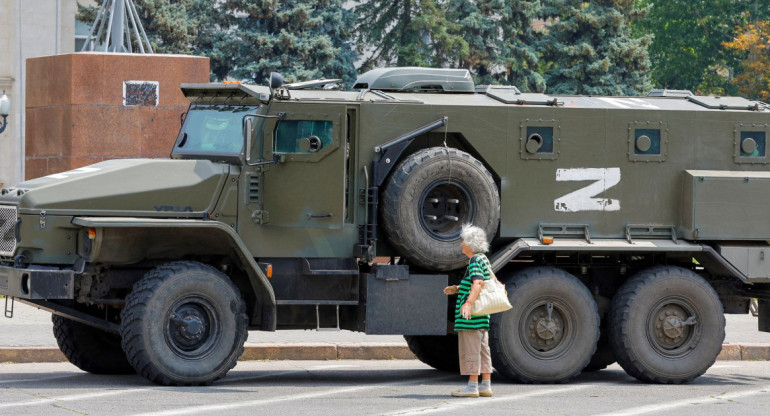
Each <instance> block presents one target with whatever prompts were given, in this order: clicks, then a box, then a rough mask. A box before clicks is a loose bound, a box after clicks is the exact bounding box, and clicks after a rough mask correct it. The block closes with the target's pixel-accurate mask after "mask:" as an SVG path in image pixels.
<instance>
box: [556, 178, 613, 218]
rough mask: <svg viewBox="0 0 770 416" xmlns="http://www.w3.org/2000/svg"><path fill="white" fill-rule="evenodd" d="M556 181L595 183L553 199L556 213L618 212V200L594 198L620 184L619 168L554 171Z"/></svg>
mask: <svg viewBox="0 0 770 416" xmlns="http://www.w3.org/2000/svg"><path fill="white" fill-rule="evenodd" d="M556 180H557V181H559V182H564V181H595V182H594V183H592V184H590V185H588V186H586V187H585V188H581V189H578V190H577V191H575V192H570V193H568V194H567V195H564V196H563V197H561V198H557V199H555V200H554V201H553V203H554V208H555V209H556V211H560V212H579V211H620V200H618V199H606V198H594V197H595V196H596V195H599V194H600V193H602V192H604V191H606V190H608V189H610V188H612V187H613V186H615V185H617V184H618V183H620V168H576V169H556Z"/></svg>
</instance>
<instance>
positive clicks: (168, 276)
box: [120, 261, 247, 385]
mask: <svg viewBox="0 0 770 416" xmlns="http://www.w3.org/2000/svg"><path fill="white" fill-rule="evenodd" d="M121 320H122V323H121V327H120V332H121V336H122V339H123V349H124V350H125V351H126V354H127V356H128V359H129V361H130V362H131V364H132V365H133V366H134V368H136V370H137V372H138V373H139V374H140V375H141V376H143V377H145V378H147V379H148V380H150V381H153V382H155V383H158V384H163V385H201V384H210V383H211V382H213V381H214V380H217V379H219V378H222V377H224V375H225V374H226V373H227V372H228V371H229V370H230V369H231V368H233V367H235V364H236V360H237V359H238V357H239V356H240V355H241V354H242V353H243V343H244V342H245V341H246V336H247V317H246V307H245V304H244V302H243V299H242V298H241V295H240V292H239V291H238V289H237V288H236V287H235V285H233V283H232V282H231V281H230V279H228V277H227V276H225V275H224V274H222V273H220V272H219V271H217V270H216V269H214V268H213V267H210V266H207V265H204V264H201V263H194V262H182V261H180V262H174V263H169V264H166V265H163V266H160V267H158V268H156V269H154V270H152V271H151V272H149V273H147V275H145V277H144V278H143V279H142V280H140V281H139V282H137V283H136V284H135V285H134V288H133V290H132V292H131V294H129V296H128V297H127V298H126V307H125V308H124V309H123V312H122V313H121Z"/></svg>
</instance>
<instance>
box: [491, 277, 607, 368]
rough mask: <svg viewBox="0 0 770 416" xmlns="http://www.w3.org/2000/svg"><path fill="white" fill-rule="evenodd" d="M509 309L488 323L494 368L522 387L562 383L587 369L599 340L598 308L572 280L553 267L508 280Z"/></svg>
mask: <svg viewBox="0 0 770 416" xmlns="http://www.w3.org/2000/svg"><path fill="white" fill-rule="evenodd" d="M506 287H507V290H508V298H509V299H510V301H511V305H513V308H511V309H509V310H508V311H506V312H503V313H498V314H494V315H492V317H491V320H490V331H489V334H490V338H489V346H490V349H491V350H492V364H493V365H494V367H495V369H496V370H497V371H499V372H500V373H501V374H503V375H505V376H506V377H508V378H511V379H514V380H517V381H520V382H524V383H560V382H564V381H566V380H568V379H570V378H572V377H574V376H576V375H578V374H580V371H581V370H582V369H583V368H584V367H585V366H586V365H587V364H588V362H589V361H590V359H591V356H592V355H593V354H594V351H595V350H596V343H597V341H598V340H599V313H598V311H597V306H596V302H595V301H594V298H593V297H592V296H591V293H590V292H589V291H588V288H586V287H585V285H583V283H581V282H580V280H578V279H577V278H576V277H575V276H573V275H571V274H569V273H567V272H565V271H563V270H560V269H556V268H552V267H533V268H530V269H525V270H522V271H520V272H518V273H517V274H515V275H514V276H512V277H511V278H510V279H506Z"/></svg>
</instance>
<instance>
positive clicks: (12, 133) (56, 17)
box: [0, 0, 77, 187]
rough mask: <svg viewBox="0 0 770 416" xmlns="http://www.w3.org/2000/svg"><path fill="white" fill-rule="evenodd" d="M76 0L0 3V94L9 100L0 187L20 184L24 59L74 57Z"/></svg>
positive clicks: (1, 138)
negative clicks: (49, 56) (9, 110)
mask: <svg viewBox="0 0 770 416" xmlns="http://www.w3.org/2000/svg"><path fill="white" fill-rule="evenodd" d="M76 12H77V2H76V0H0V93H2V91H3V90H5V93H6V95H7V96H8V98H9V99H10V100H11V114H10V115H9V116H8V127H7V128H6V129H5V131H4V132H3V133H0V187H7V186H12V185H14V184H16V183H19V182H21V181H23V180H24V169H25V166H24V155H25V128H24V127H25V123H26V120H25V111H24V109H25V106H26V103H25V91H26V88H34V85H29V86H28V85H27V84H26V79H25V74H26V60H27V59H28V58H34V57H40V56H48V55H59V54H64V53H72V52H75V13H76Z"/></svg>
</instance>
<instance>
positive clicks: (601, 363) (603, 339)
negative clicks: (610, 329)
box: [583, 321, 615, 371]
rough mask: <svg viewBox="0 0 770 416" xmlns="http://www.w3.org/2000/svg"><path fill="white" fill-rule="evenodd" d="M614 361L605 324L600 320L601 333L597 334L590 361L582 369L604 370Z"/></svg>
mask: <svg viewBox="0 0 770 416" xmlns="http://www.w3.org/2000/svg"><path fill="white" fill-rule="evenodd" d="M614 362H615V353H613V352H612V346H611V345H610V339H609V336H608V334H607V325H606V323H605V321H602V333H601V335H600V336H599V341H598V342H597V343H596V352H594V355H593V356H592V357H591V361H589V362H588V365H587V366H586V368H584V369H583V371H599V370H604V369H605V368H607V366H609V365H610V364H612V363H614Z"/></svg>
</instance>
